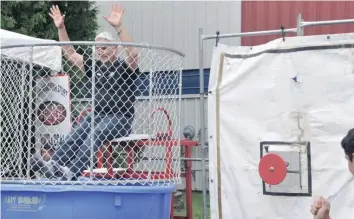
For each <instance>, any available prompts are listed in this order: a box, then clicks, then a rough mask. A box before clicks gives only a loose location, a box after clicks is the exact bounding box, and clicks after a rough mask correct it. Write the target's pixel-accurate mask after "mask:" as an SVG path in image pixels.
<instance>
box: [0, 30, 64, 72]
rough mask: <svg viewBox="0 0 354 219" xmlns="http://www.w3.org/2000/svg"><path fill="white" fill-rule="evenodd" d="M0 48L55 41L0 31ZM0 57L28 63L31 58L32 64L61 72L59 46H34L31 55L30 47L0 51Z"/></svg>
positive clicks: (53, 41)
mask: <svg viewBox="0 0 354 219" xmlns="http://www.w3.org/2000/svg"><path fill="white" fill-rule="evenodd" d="M0 31H1V32H0V41H1V47H3V46H15V45H27V44H31V45H38V44H48V43H55V42H56V41H55V40H47V39H40V38H35V37H30V36H27V35H23V34H19V33H15V32H11V31H7V30H3V29H0ZM1 55H5V56H7V57H10V58H12V59H17V60H21V61H25V62H30V60H31V57H33V63H35V64H37V65H41V66H45V67H47V68H50V69H52V70H54V71H56V72H59V71H60V70H61V47H60V46H34V47H33V55H31V47H28V46H21V47H14V48H7V49H1Z"/></svg>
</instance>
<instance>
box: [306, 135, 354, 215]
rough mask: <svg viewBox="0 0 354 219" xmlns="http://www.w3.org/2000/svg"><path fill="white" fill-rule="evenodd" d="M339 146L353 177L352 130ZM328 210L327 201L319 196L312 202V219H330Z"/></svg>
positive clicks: (353, 146)
mask: <svg viewBox="0 0 354 219" xmlns="http://www.w3.org/2000/svg"><path fill="white" fill-rule="evenodd" d="M341 145H342V148H343V150H344V154H345V159H346V160H347V161H348V169H349V171H350V172H351V173H352V174H353V175H354V129H350V130H349V131H348V133H347V135H346V136H345V137H344V138H343V139H342V142H341ZM330 208H331V205H330V203H329V201H328V200H326V199H325V198H323V197H322V196H321V197H319V198H318V199H316V200H315V201H314V202H313V204H312V205H311V210H310V211H311V213H312V214H313V215H314V219H331V217H330V215H329V213H330ZM333 219H334V218H333Z"/></svg>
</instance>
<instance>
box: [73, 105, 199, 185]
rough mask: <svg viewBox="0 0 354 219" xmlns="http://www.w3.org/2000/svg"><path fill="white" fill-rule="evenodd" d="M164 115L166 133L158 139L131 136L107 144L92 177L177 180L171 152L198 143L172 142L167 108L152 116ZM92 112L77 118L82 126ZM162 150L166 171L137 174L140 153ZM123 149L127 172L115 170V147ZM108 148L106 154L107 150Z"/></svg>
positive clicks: (154, 137)
mask: <svg viewBox="0 0 354 219" xmlns="http://www.w3.org/2000/svg"><path fill="white" fill-rule="evenodd" d="M158 111H161V112H163V113H164V115H165V117H166V119H167V122H168V131H167V132H158V133H156V134H155V135H150V136H149V135H147V134H130V135H129V136H126V137H121V138H117V139H114V140H112V141H110V142H106V143H105V145H102V146H101V147H100V149H99V151H98V153H97V168H96V169H93V171H92V174H93V176H94V177H95V178H105V179H112V178H116V179H151V180H168V179H171V178H173V177H174V176H175V173H173V171H172V170H173V168H172V148H173V147H177V146H179V145H181V146H188V145H194V144H195V142H192V141H189V140H186V139H183V140H180V141H179V140H178V139H173V138H172V133H173V132H172V120H171V117H170V115H169V113H168V111H167V110H166V109H165V108H162V107H160V108H157V109H155V110H154V111H153V112H152V114H151V116H153V115H154V114H155V113H156V112H158ZM87 112H91V109H90V108H89V109H87V110H83V111H82V112H81V113H80V115H79V116H78V117H77V122H79V121H80V120H81V119H82V117H83V116H84V115H85V114H86V113H87ZM147 145H149V146H160V147H161V146H163V147H165V160H166V161H165V169H164V171H160V172H158V171H137V170H134V168H133V165H134V163H135V160H137V159H139V158H138V156H139V152H141V151H143V148H144V146H147ZM115 146H121V147H122V148H124V151H125V153H126V155H127V156H126V158H125V162H126V166H127V168H113V156H112V154H113V147H115ZM105 148H106V150H105ZM104 151H106V162H104ZM104 163H106V168H104V167H103V166H104ZM90 175H91V173H90V170H85V171H84V172H83V176H84V177H90Z"/></svg>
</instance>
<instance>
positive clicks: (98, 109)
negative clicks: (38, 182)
mask: <svg viewBox="0 0 354 219" xmlns="http://www.w3.org/2000/svg"><path fill="white" fill-rule="evenodd" d="M123 13H124V9H123V8H121V7H120V6H119V5H118V4H114V5H113V7H112V10H111V14H110V15H109V16H106V17H104V18H105V20H106V21H107V22H108V23H109V24H111V25H112V26H113V27H114V29H115V31H116V33H117V35H118V36H119V38H120V40H121V41H122V42H128V43H130V42H132V41H133V40H132V38H131V36H130V35H129V33H128V31H127V29H126V28H125V27H124V26H123V24H122V16H123ZM49 15H50V16H51V17H52V19H53V21H54V24H55V26H56V27H57V28H58V34H59V39H60V41H62V42H64V41H65V42H69V41H70V40H69V36H68V33H67V32H66V29H65V25H64V17H65V15H62V14H61V12H60V10H59V7H58V6H53V7H52V8H51V9H50V14H49ZM78 28H80V27H78ZM95 41H96V42H105V43H109V42H112V41H113V37H112V36H111V34H110V33H108V32H103V33H100V34H98V35H97V36H96V39H95ZM62 48H63V53H64V56H65V57H66V59H67V60H68V61H69V62H70V63H71V64H72V65H75V66H77V67H78V68H79V69H81V72H82V73H83V74H85V75H86V76H87V77H89V78H92V77H94V79H95V80H94V81H95V83H94V84H93V85H92V86H94V88H95V95H94V101H93V103H92V104H93V106H92V110H93V113H94V116H92V114H91V115H90V116H88V117H85V118H84V119H83V120H82V121H81V122H80V123H79V124H78V125H77V126H76V127H74V128H73V129H72V131H71V132H70V133H69V134H68V135H67V136H66V138H65V139H64V141H63V143H61V144H60V145H59V146H58V149H57V150H56V151H55V153H54V155H53V157H52V159H51V160H50V161H49V162H46V161H44V160H43V159H41V158H40V157H38V156H34V157H33V158H32V159H31V163H32V164H33V167H34V171H40V172H42V174H44V175H45V176H46V177H48V178H61V179H64V180H70V179H76V178H77V177H78V176H80V175H81V173H82V171H83V170H85V169H86V168H87V166H88V165H89V164H90V155H91V149H93V150H92V151H93V153H96V152H97V151H98V148H99V147H100V146H101V145H103V143H104V142H105V141H110V140H113V139H114V138H119V137H123V136H127V135H129V134H130V131H131V124H132V120H133V116H134V106H133V105H134V102H135V96H134V93H135V90H136V86H135V83H134V82H135V80H136V78H137V77H138V76H137V74H138V72H139V71H138V52H137V49H136V48H134V47H127V48H124V49H125V52H126V58H125V60H121V59H119V57H118V47H117V46H112V45H107V46H106V45H102V46H101V45H98V46H96V53H95V56H94V57H92V54H83V55H81V54H79V53H77V52H76V51H75V49H74V47H73V46H72V45H63V46H62ZM93 63H94V64H95V71H92V70H93ZM92 120H93V121H92ZM92 124H94V125H93V127H94V128H93V130H92ZM92 143H93V145H92ZM91 146H92V147H91ZM60 166H68V167H70V171H69V172H65V173H63V171H60V170H61V169H62V168H60Z"/></svg>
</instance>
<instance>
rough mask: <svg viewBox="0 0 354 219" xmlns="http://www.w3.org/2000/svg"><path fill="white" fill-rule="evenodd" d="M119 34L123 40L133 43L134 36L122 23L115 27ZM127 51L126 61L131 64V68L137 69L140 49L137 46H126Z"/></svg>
mask: <svg viewBox="0 0 354 219" xmlns="http://www.w3.org/2000/svg"><path fill="white" fill-rule="evenodd" d="M115 30H116V31H117V34H118V35H119V38H120V40H121V41H122V42H126V43H132V42H133V38H132V37H131V36H130V34H129V33H128V30H127V29H126V28H125V27H124V26H123V25H120V26H118V27H115ZM125 53H126V55H127V58H126V60H125V61H126V62H127V64H128V65H129V66H130V68H131V69H133V70H135V69H136V68H137V67H138V56H139V53H138V49H137V48H136V47H126V48H125Z"/></svg>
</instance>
